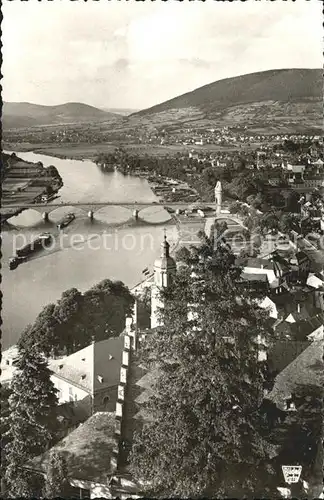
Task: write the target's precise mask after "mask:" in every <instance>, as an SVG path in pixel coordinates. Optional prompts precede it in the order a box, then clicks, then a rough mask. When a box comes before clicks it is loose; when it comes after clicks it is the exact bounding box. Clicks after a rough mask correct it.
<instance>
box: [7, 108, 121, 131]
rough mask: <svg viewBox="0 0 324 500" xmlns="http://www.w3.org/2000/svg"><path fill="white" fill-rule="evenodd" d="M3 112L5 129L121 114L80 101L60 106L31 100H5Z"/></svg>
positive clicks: (85, 120) (106, 117)
mask: <svg viewBox="0 0 324 500" xmlns="http://www.w3.org/2000/svg"><path fill="white" fill-rule="evenodd" d="M2 113H3V115H2V122H3V127H4V129H8V128H21V127H35V126H40V125H55V124H61V123H63V124H64V123H66V124H67V123H86V122H88V123H89V122H98V121H99V122H105V121H111V120H118V119H120V115H118V114H116V113H110V112H107V111H103V110H101V109H98V108H94V107H93V106H88V105H87V104H82V103H79V102H70V103H66V104H60V105H58V106H42V105H39V104H31V103H29V102H4V103H3V110H2Z"/></svg>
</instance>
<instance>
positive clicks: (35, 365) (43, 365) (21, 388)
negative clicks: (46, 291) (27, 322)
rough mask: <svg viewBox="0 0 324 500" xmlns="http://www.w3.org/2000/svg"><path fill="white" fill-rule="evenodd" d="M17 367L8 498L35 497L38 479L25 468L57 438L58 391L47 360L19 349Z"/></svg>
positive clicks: (8, 449)
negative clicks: (52, 379) (29, 461)
mask: <svg viewBox="0 0 324 500" xmlns="http://www.w3.org/2000/svg"><path fill="white" fill-rule="evenodd" d="M16 368H17V370H16V372H15V374H14V376H13V379H12V385H11V390H12V394H11V396H10V398H9V409H10V415H9V431H8V434H9V439H10V442H9V443H8V444H7V446H6V450H5V452H6V472H5V482H6V487H7V488H8V494H9V496H13V497H17V496H18V497H19V496H34V495H35V489H34V488H36V485H35V478H32V477H31V475H30V474H26V471H25V470H24V469H23V467H24V466H25V465H26V462H27V461H28V460H29V459H31V458H33V457H35V456H37V455H39V454H41V453H43V452H44V451H45V450H46V449H48V448H49V447H50V446H51V444H52V443H53V440H54V439H55V433H56V431H57V419H56V405H57V396H56V392H57V391H56V389H55V388H54V385H53V383H52V381H51V379H50V370H49V368H48V366H47V362H46V360H45V358H44V357H43V356H42V355H41V354H39V353H38V352H37V351H36V350H32V349H29V350H28V351H27V350H23V349H20V350H19V355H18V358H17V362H16ZM31 481H32V482H31ZM36 484H38V481H36Z"/></svg>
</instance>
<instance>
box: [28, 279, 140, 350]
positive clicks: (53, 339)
mask: <svg viewBox="0 0 324 500" xmlns="http://www.w3.org/2000/svg"><path fill="white" fill-rule="evenodd" d="M133 302H134V299H133V297H132V295H131V293H130V291H129V289H128V288H127V287H126V286H125V285H124V284H123V283H122V282H121V281H111V280H103V281H102V282H100V283H98V284H97V285H95V286H94V287H92V288H91V289H90V290H88V291H87V292H85V293H84V294H81V293H80V292H79V290H77V289H76V288H71V289H69V290H66V291H65V292H63V293H62V296H61V299H60V300H59V301H58V302H57V303H56V304H48V305H47V306H45V307H44V309H43V310H42V311H41V313H40V314H39V315H38V317H37V318H36V320H35V323H34V324H33V325H30V326H28V327H27V328H26V329H25V330H24V332H23V333H22V335H21V337H20V339H19V346H21V347H22V348H25V349H29V348H37V349H38V350H39V352H41V353H43V354H45V356H46V357H49V356H57V355H61V354H71V353H73V352H76V351H77V350H79V349H82V348H83V347H85V346H87V345H88V344H89V343H90V341H91V339H92V337H93V336H94V337H95V339H96V340H97V341H100V340H104V339H106V338H109V337H112V336H117V335H119V334H120V333H121V332H122V330H123V329H124V327H125V317H126V315H127V314H129V313H130V311H131V307H132V305H133Z"/></svg>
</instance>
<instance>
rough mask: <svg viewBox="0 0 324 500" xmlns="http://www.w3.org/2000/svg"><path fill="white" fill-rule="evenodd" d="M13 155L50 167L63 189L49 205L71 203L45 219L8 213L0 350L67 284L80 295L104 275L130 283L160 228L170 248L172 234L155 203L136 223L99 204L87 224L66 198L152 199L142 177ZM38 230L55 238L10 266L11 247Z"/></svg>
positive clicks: (147, 263)
mask: <svg viewBox="0 0 324 500" xmlns="http://www.w3.org/2000/svg"><path fill="white" fill-rule="evenodd" d="M16 153H17V155H18V156H19V157H20V158H22V159H24V160H27V161H32V162H38V161H41V162H42V163H43V165H44V166H45V167H47V166H49V165H55V167H56V168H57V169H58V171H59V173H60V175H61V177H62V179H63V182H64V186H63V187H62V188H61V190H60V191H59V193H58V194H59V195H60V197H59V198H58V199H56V200H54V201H53V203H58V202H60V201H63V202H71V206H70V207H59V208H56V209H55V210H54V211H53V212H52V213H51V214H50V221H49V222H44V221H43V220H42V218H41V215H40V214H39V213H38V212H36V211H35V210H30V209H28V210H26V211H24V212H22V213H21V214H20V215H18V216H16V217H12V218H11V219H10V220H9V222H10V225H9V226H8V227H7V226H6V227H3V230H2V292H3V305H2V320H3V325H2V348H3V349H6V348H7V347H9V346H10V345H12V344H14V343H15V342H16V341H17V340H18V338H19V336H20V334H21V332H22V330H23V329H24V328H25V326H26V325H27V324H29V323H32V322H33V321H34V319H35V318H36V316H37V314H38V313H39V312H40V311H41V309H42V307H43V306H44V305H46V304H48V303H50V302H55V301H56V300H57V299H58V298H59V297H60V295H61V293H62V292H63V291H64V290H66V289H68V288H72V287H76V288H78V289H79V290H80V291H81V292H83V291H85V290H87V289H88V288H90V287H91V286H93V285H94V284H96V283H98V282H99V281H101V280H103V279H105V278H109V279H115V280H117V279H118V280H121V281H123V282H124V283H125V284H126V285H127V286H129V287H132V286H134V285H135V284H136V283H138V282H139V281H141V279H142V278H143V274H142V271H143V269H145V268H146V267H148V268H149V270H152V269H153V267H152V266H153V262H154V259H155V258H156V257H157V256H158V255H159V252H160V244H161V241H162V239H163V234H164V227H166V232H167V236H168V240H169V242H170V244H171V248H172V247H173V246H175V245H176V242H177V237H178V231H177V228H176V226H175V225H174V224H173V223H172V220H171V219H170V215H169V214H168V213H167V212H166V211H165V210H164V209H163V208H162V207H159V206H156V207H154V206H151V207H148V208H146V209H144V210H143V211H141V212H140V220H139V221H137V222H136V221H130V212H129V211H128V210H127V209H126V208H123V207H114V206H110V207H106V208H102V209H100V210H99V211H98V212H97V213H96V214H95V219H94V220H93V221H90V220H89V219H88V217H87V214H86V213H84V212H82V210H80V208H79V209H78V208H73V202H76V201H79V202H94V201H96V202H104V201H110V202H112V201H116V202H124V201H125V202H127V201H128V202H134V201H138V202H140V201H141V202H153V201H157V198H156V196H155V195H154V193H153V192H152V190H151V189H150V187H149V184H148V182H147V181H146V179H141V178H138V177H133V176H129V175H127V176H124V175H123V174H121V173H119V172H117V171H115V172H105V171H104V170H102V169H101V168H100V167H99V166H97V165H96V164H95V163H93V162H91V161H87V160H85V161H78V160H63V159H58V158H53V157H49V156H44V155H38V154H34V153H25V152H24V153H19V152H16ZM71 211H73V212H74V213H75V214H76V219H75V220H74V221H73V222H72V223H71V224H70V225H69V226H68V227H67V228H65V229H64V230H63V231H61V232H60V233H59V232H58V230H57V228H56V224H57V222H58V221H59V220H60V219H61V218H62V217H63V216H64V215H65V214H66V213H68V212H71ZM43 231H49V232H51V233H52V234H54V236H55V244H54V245H53V246H52V249H51V250H48V251H47V250H44V251H42V252H41V253H40V254H36V255H35V256H33V257H32V258H30V259H29V260H28V261H27V262H24V263H23V264H21V265H19V266H18V268H17V269H15V270H13V271H10V270H9V267H8V260H9V258H10V257H11V256H12V255H13V253H14V250H15V247H16V248H19V247H20V246H22V244H24V243H29V242H30V241H31V240H32V239H33V238H34V237H35V236H37V235H38V234H40V233H41V232H43Z"/></svg>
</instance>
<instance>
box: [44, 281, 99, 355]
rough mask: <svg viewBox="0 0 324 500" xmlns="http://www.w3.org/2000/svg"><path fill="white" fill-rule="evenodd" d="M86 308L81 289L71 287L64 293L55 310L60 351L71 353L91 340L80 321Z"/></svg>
mask: <svg viewBox="0 0 324 500" xmlns="http://www.w3.org/2000/svg"><path fill="white" fill-rule="evenodd" d="M85 309H86V304H85V300H84V296H83V295H82V294H81V292H79V290H77V289H76V288H71V289H69V290H66V291H65V292H63V293H62V296H61V298H60V300H59V301H58V302H57V304H56V306H55V308H54V310H53V315H54V317H55V320H56V338H57V343H58V350H59V352H66V353H67V354H70V353H72V352H75V351H77V350H78V349H82V347H84V346H85V345H87V343H89V342H90V340H91V335H90V334H89V332H88V331H87V329H86V328H85V327H84V325H83V324H82V322H81V321H80V318H81V316H82V313H83V311H84V310H85Z"/></svg>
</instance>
